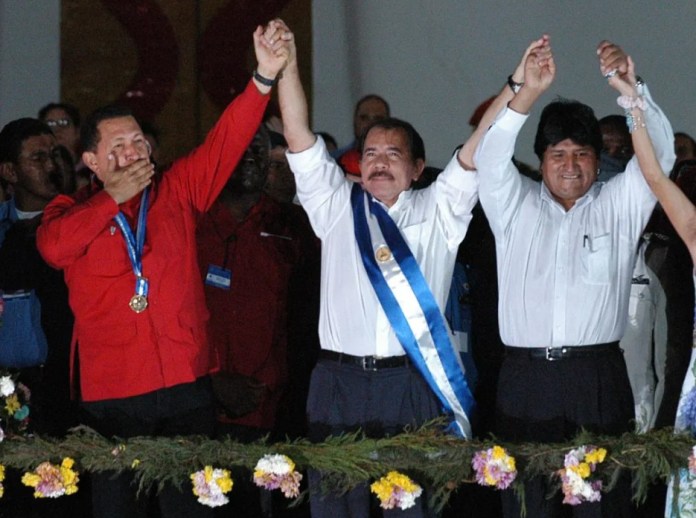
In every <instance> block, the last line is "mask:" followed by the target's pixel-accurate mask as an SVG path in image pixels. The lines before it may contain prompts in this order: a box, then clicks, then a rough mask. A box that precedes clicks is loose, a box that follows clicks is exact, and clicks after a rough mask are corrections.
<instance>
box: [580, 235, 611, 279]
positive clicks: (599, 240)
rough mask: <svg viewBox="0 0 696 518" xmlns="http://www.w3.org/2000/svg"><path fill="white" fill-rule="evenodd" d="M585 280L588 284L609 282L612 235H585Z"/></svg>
mask: <svg viewBox="0 0 696 518" xmlns="http://www.w3.org/2000/svg"><path fill="white" fill-rule="evenodd" d="M583 239H584V243H583V245H584V246H583V258H584V262H585V268H584V269H583V270H584V275H583V280H584V281H585V282H587V283H588V284H609V279H610V278H611V275H612V274H613V272H612V268H611V235H610V234H603V235H600V236H590V235H588V236H585V237H584V238H583Z"/></svg>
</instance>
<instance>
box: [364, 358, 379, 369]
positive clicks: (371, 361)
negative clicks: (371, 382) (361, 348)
mask: <svg viewBox="0 0 696 518" xmlns="http://www.w3.org/2000/svg"><path fill="white" fill-rule="evenodd" d="M362 370H364V371H376V370H377V358H375V357H374V356H363V357H362Z"/></svg>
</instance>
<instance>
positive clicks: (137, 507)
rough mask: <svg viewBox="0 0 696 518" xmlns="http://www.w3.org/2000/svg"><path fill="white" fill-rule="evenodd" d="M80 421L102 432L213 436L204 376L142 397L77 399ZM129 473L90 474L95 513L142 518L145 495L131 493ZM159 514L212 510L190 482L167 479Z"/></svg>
mask: <svg viewBox="0 0 696 518" xmlns="http://www.w3.org/2000/svg"><path fill="white" fill-rule="evenodd" d="M82 409H83V413H84V419H83V421H84V423H85V424H87V425H89V426H91V427H92V428H94V429H95V430H96V431H97V432H99V433H100V434H102V435H104V436H106V437H119V438H124V439H127V438H130V437H136V436H159V437H173V436H175V435H208V436H212V435H213V431H214V425H215V414H214V410H213V400H212V390H211V387H210V379H209V378H207V377H206V378H201V379H199V380H198V381H196V382H194V383H185V384H182V385H177V386H174V387H170V388H165V389H161V390H156V391H154V392H149V393H147V394H143V395H141V396H134V397H129V398H123V399H110V400H105V401H96V402H87V403H82ZM136 492H137V486H136V485H134V483H133V475H132V474H131V473H127V472H126V473H122V474H120V475H116V473H115V472H114V473H109V472H102V473H94V474H93V475H92V505H93V510H94V516H95V518H145V517H146V516H147V498H142V497H140V498H138V497H137V496H136ZM158 502H159V507H160V511H161V516H162V517H163V518H175V517H176V518H178V517H180V518H188V517H210V516H212V509H211V508H209V507H206V506H204V505H202V504H200V503H198V501H197V500H196V497H195V496H194V495H193V492H192V490H191V487H190V485H187V484H186V482H185V483H184V485H183V486H182V489H181V490H180V489H178V488H177V487H175V486H174V485H172V484H166V485H165V487H164V489H163V490H162V491H161V492H160V493H159V495H158Z"/></svg>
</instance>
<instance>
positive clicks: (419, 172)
mask: <svg viewBox="0 0 696 518" xmlns="http://www.w3.org/2000/svg"><path fill="white" fill-rule="evenodd" d="M424 169H425V160H423V159H422V158H419V159H418V160H416V176H414V177H413V179H414V180H418V179H419V178H420V177H421V175H422V174H423V170H424Z"/></svg>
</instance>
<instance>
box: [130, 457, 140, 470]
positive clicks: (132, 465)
mask: <svg viewBox="0 0 696 518" xmlns="http://www.w3.org/2000/svg"><path fill="white" fill-rule="evenodd" d="M139 465H140V460H138V459H133V462H132V463H131V468H132V469H135V468H137V467H138V466H139Z"/></svg>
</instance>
